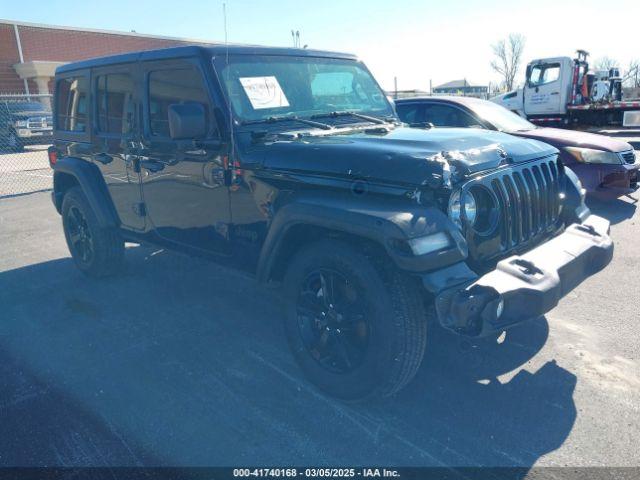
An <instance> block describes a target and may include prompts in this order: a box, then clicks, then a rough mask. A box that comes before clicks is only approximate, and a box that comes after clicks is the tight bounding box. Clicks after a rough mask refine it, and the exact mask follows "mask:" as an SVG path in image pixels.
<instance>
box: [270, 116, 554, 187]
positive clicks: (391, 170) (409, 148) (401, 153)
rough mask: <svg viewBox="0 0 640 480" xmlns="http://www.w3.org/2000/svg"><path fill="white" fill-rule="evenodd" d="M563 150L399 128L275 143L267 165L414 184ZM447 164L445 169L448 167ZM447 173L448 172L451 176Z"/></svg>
mask: <svg viewBox="0 0 640 480" xmlns="http://www.w3.org/2000/svg"><path fill="white" fill-rule="evenodd" d="M554 153H557V150H556V149H555V148H553V147H551V146H549V145H546V144H544V143H541V142H539V141H536V140H528V139H523V138H517V137H514V136H511V135H507V134H504V133H500V132H494V131H488V130H479V129H471V128H451V129H449V128H432V129H430V130H422V129H415V128H405V127H398V128H395V129H393V130H391V131H389V132H384V131H382V130H381V131H377V130H376V129H371V130H368V131H357V132H352V133H347V134H333V135H319V136H303V137H301V138H297V139H295V140H277V141H273V142H270V144H269V148H267V149H265V156H264V159H263V165H264V167H265V168H270V169H275V170H289V171H291V170H294V171H300V172H307V173H312V174H320V175H323V174H324V175H327V174H328V175H337V176H346V177H353V178H362V179H368V180H376V181H380V182H383V183H387V182H388V183H402V184H410V185H421V184H425V183H427V184H435V182H440V181H442V176H443V165H446V167H453V168H452V170H455V172H457V173H459V174H461V175H468V174H471V173H475V172H480V171H483V170H489V169H493V168H496V167H498V166H499V165H500V164H501V163H504V162H506V161H509V162H513V163H519V162H525V161H528V160H532V159H535V158H540V157H544V156H547V155H552V154H554ZM446 167H445V170H446ZM445 175H446V174H445Z"/></svg>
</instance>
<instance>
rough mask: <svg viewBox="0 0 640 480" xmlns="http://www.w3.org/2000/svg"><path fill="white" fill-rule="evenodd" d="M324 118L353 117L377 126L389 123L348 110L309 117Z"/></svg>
mask: <svg viewBox="0 0 640 480" xmlns="http://www.w3.org/2000/svg"><path fill="white" fill-rule="evenodd" d="M324 117H330V118H337V117H355V118H359V119H360V120H366V121H368V122H372V123H378V124H385V123H389V121H387V120H384V119H382V118H378V117H371V116H369V115H363V114H361V113H356V112H349V111H348V110H345V111H342V112H330V113H318V114H316V115H311V118H324Z"/></svg>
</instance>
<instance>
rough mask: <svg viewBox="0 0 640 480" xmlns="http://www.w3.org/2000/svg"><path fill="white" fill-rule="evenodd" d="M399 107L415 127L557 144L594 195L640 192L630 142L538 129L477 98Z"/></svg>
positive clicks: (639, 156)
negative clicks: (486, 131) (478, 131)
mask: <svg viewBox="0 0 640 480" xmlns="http://www.w3.org/2000/svg"><path fill="white" fill-rule="evenodd" d="M395 104H396V110H397V113H398V116H399V117H400V120H402V121H403V122H405V123H408V124H410V125H411V126H413V127H425V128H430V127H447V128H452V127H461V128H486V129H489V130H499V131H501V132H506V133H510V134H512V135H517V136H519V137H525V138H532V139H535V140H540V141H543V142H545V143H548V144H549V145H553V146H554V147H556V148H557V149H558V150H560V158H561V160H562V162H563V163H564V164H565V165H566V166H568V167H570V168H571V170H573V172H574V173H575V174H576V175H577V176H578V178H579V179H580V181H581V182H582V185H583V187H584V188H585V189H586V190H587V191H588V192H594V191H596V190H602V189H605V190H608V191H611V192H612V193H615V194H619V195H623V194H627V193H631V192H633V191H635V190H637V188H638V177H639V175H638V169H639V168H640V151H635V150H634V149H633V147H632V146H631V145H629V144H628V143H626V142H623V141H620V140H616V139H614V138H611V137H606V136H604V135H596V134H593V133H586V132H579V131H575V130H563V129H560V128H547V127H538V126H536V125H534V124H533V123H531V122H529V121H527V120H525V119H524V118H522V117H520V116H518V115H516V114H515V113H513V112H510V111H509V110H507V109H506V108H504V107H501V106H500V105H497V104H495V103H492V102H489V101H487V100H480V99H477V98H472V97H422V98H404V99H398V100H396V101H395Z"/></svg>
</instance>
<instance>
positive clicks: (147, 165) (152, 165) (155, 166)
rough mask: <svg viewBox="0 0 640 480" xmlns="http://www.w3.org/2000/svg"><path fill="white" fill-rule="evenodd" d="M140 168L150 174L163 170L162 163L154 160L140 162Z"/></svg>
mask: <svg viewBox="0 0 640 480" xmlns="http://www.w3.org/2000/svg"><path fill="white" fill-rule="evenodd" d="M140 166H141V167H142V168H144V169H145V170H149V171H150V172H151V173H156V172H159V171H161V170H164V167H165V165H164V163H162V162H156V161H155V160H142V161H141V162H140Z"/></svg>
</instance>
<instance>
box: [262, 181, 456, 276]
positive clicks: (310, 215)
mask: <svg viewBox="0 0 640 480" xmlns="http://www.w3.org/2000/svg"><path fill="white" fill-rule="evenodd" d="M300 225H309V226H313V227H320V228H323V229H326V230H331V231H336V232H340V233H347V234H350V235H355V236H359V237H362V238H366V239H367V240H371V241H373V242H376V243H377V244H379V245H380V246H382V247H383V248H384V249H385V250H386V252H387V254H388V255H389V257H390V258H391V259H392V261H393V262H394V263H395V264H396V265H397V266H398V267H399V268H401V269H403V270H407V271H415V272H419V271H425V270H433V269H436V268H441V267H442V266H444V265H449V264H453V263H456V262H459V261H462V260H464V259H465V258H466V257H467V255H468V249H467V245H466V242H465V240H464V238H463V237H462V234H461V233H460V231H459V230H458V229H457V227H455V225H454V224H453V223H452V222H451V221H450V220H449V218H448V217H447V215H445V214H444V213H443V212H442V211H440V210H439V209H438V208H436V207H433V206H423V205H419V204H417V203H413V202H412V203H410V202H409V201H408V200H406V199H400V200H397V201H395V200H390V199H389V198H384V199H381V198H373V197H366V196H362V197H354V196H353V195H352V194H342V193H327V192H323V193H322V195H320V194H318V193H307V194H302V195H295V196H294V197H293V198H291V199H290V200H289V201H288V202H287V203H286V204H285V205H283V206H281V207H280V208H278V209H277V212H276V214H275V215H274V216H273V219H272V221H271V224H270V227H269V231H268V233H267V236H266V238H265V241H264V244H263V246H262V249H261V251H260V258H259V260H258V266H257V271H256V275H257V278H258V281H260V282H268V281H269V280H270V278H271V276H272V273H273V271H274V267H275V266H276V259H277V258H278V257H279V253H280V251H281V248H282V247H283V245H284V244H285V240H286V237H287V234H288V233H289V232H290V231H291V229H292V228H293V227H296V226H300ZM439 231H447V232H448V233H449V236H450V237H451V238H452V240H453V242H452V243H453V247H452V248H451V249H450V250H447V251H445V252H439V253H437V254H435V255H434V254H427V255H422V256H414V255H411V254H409V255H408V254H407V253H406V252H402V251H400V250H399V249H397V248H394V246H393V240H401V241H402V240H408V239H411V238H415V237H420V236H424V235H429V234H433V233H436V232H439Z"/></svg>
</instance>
